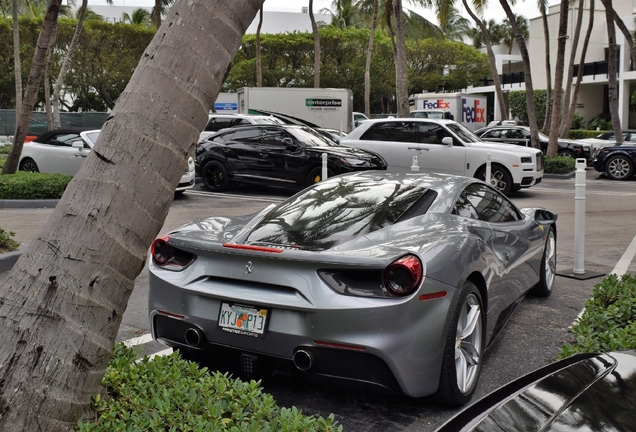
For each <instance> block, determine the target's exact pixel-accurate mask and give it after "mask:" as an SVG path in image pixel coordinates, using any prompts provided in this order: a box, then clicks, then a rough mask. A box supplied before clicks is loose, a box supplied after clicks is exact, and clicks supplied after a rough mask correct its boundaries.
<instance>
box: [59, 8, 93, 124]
mask: <svg viewBox="0 0 636 432" xmlns="http://www.w3.org/2000/svg"><path fill="white" fill-rule="evenodd" d="M87 7H88V0H82V6H80V10H79V15H78V17H77V26H75V32H74V33H73V38H72V39H71V43H70V45H69V46H68V50H66V57H64V62H63V63H62V67H61V68H60V73H59V74H58V75H57V81H56V82H55V87H54V88H53V127H54V128H55V129H58V128H59V127H60V125H61V122H60V105H61V104H60V93H61V92H62V87H63V86H64V79H65V78H66V73H67V72H68V69H69V67H70V66H71V59H72V58H73V54H75V49H76V48H77V45H78V44H79V41H80V35H81V34H82V26H83V25H84V18H86V9H87Z"/></svg>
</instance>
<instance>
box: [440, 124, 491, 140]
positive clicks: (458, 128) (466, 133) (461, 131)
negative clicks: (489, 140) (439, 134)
mask: <svg viewBox="0 0 636 432" xmlns="http://www.w3.org/2000/svg"><path fill="white" fill-rule="evenodd" d="M446 127H447V128H448V129H450V130H451V132H453V133H454V134H455V135H457V136H458V137H459V139H461V140H462V141H464V142H471V143H474V142H484V141H483V140H482V139H481V138H479V137H478V136H477V135H475V134H474V133H472V132H471V131H470V130H469V129H468V128H466V127H465V126H464V125H461V124H459V123H447V124H446Z"/></svg>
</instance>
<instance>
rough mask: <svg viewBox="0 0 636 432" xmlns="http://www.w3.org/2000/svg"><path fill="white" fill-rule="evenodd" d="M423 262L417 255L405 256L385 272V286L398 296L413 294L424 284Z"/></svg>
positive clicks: (394, 262)
mask: <svg viewBox="0 0 636 432" xmlns="http://www.w3.org/2000/svg"><path fill="white" fill-rule="evenodd" d="M423 278H424V271H423V266H422V262H421V261H420V259H419V258H418V257H416V256H415V255H405V256H403V257H402V258H399V259H397V260H395V261H393V262H392V263H391V264H390V265H389V266H388V267H387V268H386V270H385V271H384V286H385V287H386V289H387V290H388V291H389V292H390V293H391V294H394V295H397V296H407V295H410V294H413V293H414V292H415V290H416V289H417V288H418V287H419V286H420V284H421V283H422V279H423Z"/></svg>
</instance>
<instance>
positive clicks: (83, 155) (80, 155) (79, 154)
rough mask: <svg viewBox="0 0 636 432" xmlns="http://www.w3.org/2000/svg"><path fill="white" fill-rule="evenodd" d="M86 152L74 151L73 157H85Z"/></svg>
mask: <svg viewBox="0 0 636 432" xmlns="http://www.w3.org/2000/svg"><path fill="white" fill-rule="evenodd" d="M86 156H88V153H75V157H86Z"/></svg>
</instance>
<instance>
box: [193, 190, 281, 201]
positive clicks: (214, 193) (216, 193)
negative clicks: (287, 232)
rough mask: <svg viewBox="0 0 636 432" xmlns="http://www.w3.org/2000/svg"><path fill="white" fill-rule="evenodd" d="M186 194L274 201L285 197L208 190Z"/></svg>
mask: <svg viewBox="0 0 636 432" xmlns="http://www.w3.org/2000/svg"><path fill="white" fill-rule="evenodd" d="M186 194H189V195H200V196H213V197H218V198H236V199H239V200H245V201H265V202H272V203H279V202H282V201H283V200H284V198H268V197H258V196H250V195H233V194H226V193H218V192H206V191H192V190H190V191H187V192H186Z"/></svg>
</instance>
